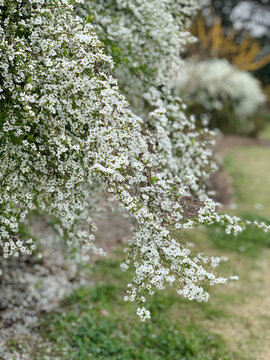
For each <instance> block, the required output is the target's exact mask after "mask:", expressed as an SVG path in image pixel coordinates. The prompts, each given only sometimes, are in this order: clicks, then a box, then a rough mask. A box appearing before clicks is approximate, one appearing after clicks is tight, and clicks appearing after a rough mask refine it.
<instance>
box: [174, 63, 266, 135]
mask: <svg viewBox="0 0 270 360" xmlns="http://www.w3.org/2000/svg"><path fill="white" fill-rule="evenodd" d="M172 87H173V88H174V90H175V93H176V94H177V95H178V96H182V97H183V99H184V100H185V102H187V103H191V104H199V105H200V106H201V107H202V108H203V109H205V112H206V113H211V111H213V110H217V111H219V110H220V111H222V109H223V107H224V105H225V104H230V117H232V116H233V114H235V115H236V119H235V121H237V122H239V125H237V126H238V127H239V129H241V130H242V131H243V132H248V131H249V132H250V131H252V130H253V127H254V124H253V123H252V121H251V117H252V116H253V115H254V114H255V113H256V111H257V110H258V108H259V106H260V105H262V104H263V103H264V101H265V95H264V94H263V92H262V90H261V88H260V84H259V82H258V81H257V80H256V79H255V78H254V77H253V76H252V75H251V74H249V73H248V72H245V71H241V70H238V69H237V68H235V67H234V66H233V65H231V64H230V63H229V62H228V61H227V60H225V59H214V60H208V61H201V62H196V61H186V62H185V64H184V65H183V66H182V68H181V70H180V71H179V73H178V75H177V76H175V77H174V79H173V81H172ZM213 120H214V119H213ZM235 126H236V124H235Z"/></svg>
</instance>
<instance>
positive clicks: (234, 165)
mask: <svg viewBox="0 0 270 360" xmlns="http://www.w3.org/2000/svg"><path fill="white" fill-rule="evenodd" d="M269 159H270V148H269V149H268V148H258V147H252V148H238V149H234V150H233V151H232V152H231V153H230V154H229V156H228V158H227V160H226V168H227V171H228V172H229V173H230V174H231V175H232V177H233V180H234V186H235V190H236V201H237V204H238V209H237V210H236V213H237V214H244V215H245V216H247V217H249V218H255V217H256V216H257V215H260V216H263V217H264V218H266V219H268V218H269V219H270V191H269V186H270V160H269ZM254 204H257V205H256V206H255V207H254ZM258 204H261V206H258ZM178 236H181V238H180V240H185V241H186V240H187V241H192V242H194V243H195V244H196V245H197V247H198V249H199V250H200V251H204V252H205V253H206V254H208V255H225V256H228V258H229V261H228V262H226V263H224V264H223V265H221V267H220V269H219V271H220V273H221V274H226V275H234V274H238V275H239V277H240V280H239V281H238V282H236V283H235V285H234V286H223V285H221V286H219V287H214V288H211V289H210V294H211V297H210V300H209V302H208V303H196V302H189V301H188V300H185V299H183V298H181V297H180V296H179V295H177V294H176V292H175V290H174V289H168V290H166V291H161V292H158V293H156V294H155V295H154V296H153V297H151V299H149V300H150V302H151V315H152V319H151V320H150V321H149V322H147V323H141V322H140V320H139V318H138V317H137V316H136V314H135V306H133V304H130V303H125V302H124V301H123V296H124V293H125V288H126V284H127V282H128V280H129V278H130V277H131V274H130V273H129V272H127V273H123V272H121V270H120V268H119V265H120V262H121V258H122V256H123V255H122V251H121V250H122V249H121V247H119V248H117V250H116V252H115V253H114V254H111V256H109V257H108V258H104V259H100V260H98V261H97V262H95V263H94V264H92V265H91V266H89V269H88V271H89V278H90V279H91V281H92V282H94V284H95V285H93V286H89V287H80V288H78V289H77V290H76V291H75V292H74V293H73V294H71V295H70V296H69V297H68V298H67V299H66V300H65V301H64V302H63V304H62V306H61V308H60V309H59V311H57V312H55V313H53V314H50V315H47V316H45V317H43V318H42V319H41V330H40V331H41V333H42V335H43V337H44V340H46V341H49V342H50V344H51V349H50V350H49V356H50V357H49V358H50V359H56V358H57V359H65V360H73V359H74V360H86V359H94V360H99V359H103V360H113V359H115V360H131V359H134V360H135V359H136V360H137V359H138V360H149V359H150V360H261V359H262V360H267V359H270V353H269V352H268V350H269V348H268V336H269V335H270V334H269V324H270V310H269V306H268V305H267V304H268V300H269V297H267V295H269V296H270V283H269V279H268V278H269V277H268V274H267V271H268V269H269V263H270V250H269V249H268V248H269V247H270V240H269V236H267V235H266V234H264V233H262V232H260V231H259V230H256V229H254V228H251V229H249V230H246V231H245V232H243V233H242V234H241V235H240V236H239V237H238V238H237V237H233V236H231V237H230V236H227V235H224V232H223V231H222V229H220V228H218V227H216V226H214V227H211V228H209V229H206V228H202V229H198V230H196V231H190V232H186V233H184V234H180V235H178ZM33 359H37V360H40V359H43V354H41V353H40V352H37V353H36V354H33ZM44 359H45V357H44Z"/></svg>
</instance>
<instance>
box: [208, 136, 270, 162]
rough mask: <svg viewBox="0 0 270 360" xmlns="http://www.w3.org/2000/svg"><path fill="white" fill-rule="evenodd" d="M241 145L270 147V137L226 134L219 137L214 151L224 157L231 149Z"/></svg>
mask: <svg viewBox="0 0 270 360" xmlns="http://www.w3.org/2000/svg"><path fill="white" fill-rule="evenodd" d="M241 146H262V147H269V146H270V139H264V138H260V137H258V138H255V137H254V138H253V137H246V136H240V135H226V136H223V137H219V138H217V141H216V145H215V147H214V152H215V153H218V154H220V155H221V156H222V157H223V158H224V157H225V156H226V155H227V154H228V152H229V151H230V150H231V149H233V148H236V147H241Z"/></svg>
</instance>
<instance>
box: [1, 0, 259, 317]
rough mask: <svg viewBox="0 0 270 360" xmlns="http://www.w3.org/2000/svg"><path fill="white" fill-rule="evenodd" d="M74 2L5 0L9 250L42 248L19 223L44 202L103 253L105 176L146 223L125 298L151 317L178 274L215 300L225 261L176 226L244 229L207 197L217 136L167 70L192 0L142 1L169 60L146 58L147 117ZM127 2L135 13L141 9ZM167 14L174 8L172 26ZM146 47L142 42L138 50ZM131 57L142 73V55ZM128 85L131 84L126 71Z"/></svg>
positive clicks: (132, 252)
mask: <svg viewBox="0 0 270 360" xmlns="http://www.w3.org/2000/svg"><path fill="white" fill-rule="evenodd" d="M71 3H72V2H71V1H67V0H0V19H1V23H0V50H1V51H0V71H1V78H0V108H1V114H0V115H1V116H0V144H1V147H0V163H1V165H0V166H1V174H0V243H1V246H2V247H3V251H4V256H6V257H7V256H9V255H18V254H19V253H20V252H22V253H31V252H32V251H33V250H34V248H35V245H34V243H33V241H32V239H31V238H25V237H23V236H22V232H21V231H20V230H21V224H22V223H23V221H24V219H25V218H26V216H27V215H28V214H29V212H30V211H31V210H33V209H38V210H39V211H40V212H42V213H43V214H45V215H46V216H52V217H53V218H55V219H57V224H56V226H57V229H58V230H59V232H60V233H61V234H62V235H63V237H64V238H66V239H67V241H68V244H70V245H72V244H75V245H76V244H82V245H83V246H84V247H85V248H93V249H94V250H95V246H94V243H93V240H94V235H93V229H94V227H95V225H94V224H93V222H92V219H91V214H92V211H91V210H92V205H93V197H94V194H95V191H96V190H95V189H96V187H97V186H98V185H97V184H100V183H102V184H103V186H104V189H105V191H106V192H107V193H109V194H110V195H111V197H112V198H113V199H116V200H118V201H119V202H120V204H121V206H123V207H124V208H125V209H127V210H128V211H129V212H130V214H131V215H132V216H133V218H134V219H135V220H136V222H137V229H136V230H135V232H134V237H133V239H132V240H131V241H130V242H129V244H128V247H127V249H126V260H125V262H124V263H123V264H122V269H123V270H126V269H128V268H129V267H132V268H133V269H134V273H135V275H134V278H133V280H132V283H131V284H128V292H127V296H126V298H125V299H126V300H130V301H136V303H137V313H138V315H139V316H140V317H141V318H142V320H145V319H147V318H149V317H150V313H149V311H148V310H147V309H146V308H145V305H144V302H145V296H146V295H147V294H153V293H154V291H155V289H162V288H164V287H165V286H166V284H167V283H170V284H172V283H174V284H175V287H176V288H177V289H178V292H179V294H182V295H184V296H186V297H188V298H189V299H190V300H193V299H195V300H198V301H205V300H207V299H208V293H207V291H205V290H204V288H203V287H202V285H201V284H203V283H204V284H207V283H210V284H211V285H213V284H215V283H224V282H226V281H227V279H225V278H217V277H216V276H215V275H214V274H213V273H212V272H211V271H210V270H209V269H210V267H211V266H213V267H215V266H216V265H217V264H218V262H219V261H220V259H214V258H212V259H209V260H208V259H207V258H206V257H205V256H203V255H201V254H191V252H190V250H189V249H187V248H185V247H184V246H183V244H181V243H179V241H177V240H176V239H174V238H173V236H172V234H173V232H171V231H170V230H173V229H182V228H187V229H189V228H192V227H193V226H194V225H196V224H208V223H213V222H214V221H218V222H221V223H225V224H226V225H227V231H228V232H233V233H237V232H238V231H240V230H241V226H240V225H239V219H237V218H230V217H229V216H227V215H219V214H218V213H217V212H216V205H215V204H214V203H213V201H211V200H210V199H209V198H208V196H207V194H206V191H205V188H204V180H205V179H206V178H207V177H208V175H209V172H210V171H211V169H212V168H213V166H212V162H211V152H210V151H209V149H208V147H207V146H208V143H209V141H208V139H207V137H206V134H200V133H197V132H196V130H195V126H194V119H188V118H187V117H186V116H185V115H184V113H183V111H182V110H181V108H182V106H183V105H182V102H181V100H180V99H178V98H174V97H172V96H171V94H170V93H169V91H168V90H167V87H166V81H167V75H166V72H167V69H170V68H171V66H173V65H174V62H175V63H176V66H179V64H180V63H178V62H177V61H178V60H177V56H176V55H177V53H178V50H177V51H176V50H173V53H171V51H172V49H174V47H175V46H176V45H177V44H178V41H180V40H181V39H182V40H181V41H180V42H179V44H180V45H179V46H180V47H181V46H182V45H183V43H184V41H185V40H184V39H186V36H187V34H185V35H183V33H181V32H180V35H179V36H180V38H177V37H176V38H175V37H174V38H171V33H170V32H175V31H176V30H177V29H179V30H181V29H182V30H183V28H182V27H183V23H182V20H181V18H177V17H176V16H175V14H177V13H179V11H180V14H187V15H188V16H190V14H191V12H192V11H193V10H192V9H193V5H192V6H191V4H193V3H192V2H191V1H183V0H182V1H149V2H141V1H138V2H137V4H139V5H141V6H142V9H146V8H147V6H148V5H147V4H148V3H149V6H150V4H152V5H151V7H149V9H148V10H147V11H148V12H147V14H148V15H149V16H150V15H151V16H152V15H153V16H155V21H156V20H157V19H159V22H158V23H152V22H151V23H149V25H148V22H147V19H144V18H142V19H141V23H139V22H138V25H137V26H140V28H141V29H142V31H144V30H143V29H144V28H145V27H146V28H147V27H148V26H150V28H149V29H148V30H147V31H146V33H145V34H146V35H147V41H148V43H149V44H150V43H151V42H152V41H153V43H154V44H155V43H156V45H157V47H156V53H157V60H155V61H157V63H160V65H161V67H158V68H157V69H156V63H155V62H153V61H151V59H150V58H148V59H147V61H146V62H145V66H147V67H149V70H150V74H152V71H153V72H154V73H155V74H153V76H151V75H150V76H149V77H147V78H145V79H144V78H142V79H141V77H143V76H144V75H143V74H145V69H144V68H143V69H139V70H138V74H139V75H138V76H136V77H137V78H138V79H139V80H138V81H139V83H140V85H139V86H141V87H142V88H141V89H143V94H144V98H143V101H145V102H146V104H148V106H149V111H148V112H146V111H145V107H146V105H144V106H142V107H139V108H138V109H139V110H138V112H137V114H136V115H135V114H134V112H132V111H131V110H130V109H129V104H128V103H127V101H126V100H125V97H124V96H123V95H121V94H120V92H119V89H118V85H117V81H116V80H115V78H114V76H113V61H112V59H111V57H109V56H107V55H105V52H104V49H103V45H102V43H101V42H100V41H99V40H98V38H97V36H96V33H95V31H94V28H93V26H92V25H91V24H90V23H89V21H87V20H82V19H81V18H79V17H77V16H76V15H74V9H73V6H72V4H71ZM98 3H99V4H100V6H101V5H104V19H107V17H106V16H105V13H106V11H107V9H106V4H108V3H109V2H107V1H106V2H105V1H104V2H98ZM116 3H117V4H122V5H123V6H128V5H127V4H132V2H130V3H127V2H126V1H117V2H116ZM153 6H154V7H153ZM128 8H129V9H130V11H132V12H134V13H136V7H133V8H132V6H131V5H129V7H128ZM159 8H160V10H159V11H160V12H159V17H158V13H157V11H158V9H159ZM154 9H155V11H154ZM162 11H163V12H164V13H162ZM170 13H171V15H170ZM141 14H142V13H141V12H140V13H138V16H141ZM162 14H163V15H164V16H165V15H166V16H165V17H164V18H163V16H162ZM100 16H101V15H100ZM160 16H162V20H165V19H167V17H168V19H169V20H168V24H167V23H166V22H165V24H163V22H162V21H161V18H160ZM118 24H119V29H120V30H121V29H122V27H121V23H118ZM154 25H155V26H156V25H157V26H156V29H158V28H159V27H161V26H163V32H164V34H163V35H164V36H163V37H162V38H161V39H160V38H159V35H158V34H155V32H154V33H153V34H152V33H151V28H152V26H154ZM164 26H165V27H164ZM166 27H167V31H168V32H167V34H166ZM111 31H116V28H113V29H112V30H111ZM160 31H161V30H160ZM117 36H120V35H119V33H117ZM132 36H133V35H132ZM110 41H112V40H111V39H110V38H108V42H110ZM160 41H161V42H160ZM138 43H140V41H138ZM168 45H170V46H168ZM141 46H142V47H143V46H144V44H143V43H142V44H141ZM145 46H147V44H146V45H145ZM149 46H150V45H149ZM177 46H178V45H177ZM136 49H138V48H137V47H136V48H134V49H131V52H132V54H133V53H134V52H135V53H136ZM141 51H143V50H141ZM160 52H161V55H160V58H159V54H160ZM149 54H151V52H150V53H149ZM126 56H127V55H126V54H123V57H124V58H125V57H126ZM133 56H134V54H133V55H132V57H133ZM140 56H141V55H140ZM165 58H167V59H168V62H166V61H165ZM121 61H122V60H121ZM127 62H128V63H130V64H131V66H130V67H131V72H132V71H133V70H132V69H134V63H133V60H132V61H131V60H127ZM135 62H136V61H135ZM152 65H153V69H152ZM117 71H118V70H117ZM123 71H124V70H123ZM119 72H120V67H119ZM157 74H158V76H157ZM128 76H129V75H128V73H127V77H128ZM147 79H148V80H147ZM128 81H129V80H127V84H128ZM147 82H149V83H148V84H147ZM120 83H121V86H124V80H123V81H120ZM149 85H150V87H149ZM127 93H128V92H127ZM127 95H128V98H129V95H130V94H127ZM132 108H133V109H134V108H136V107H135V105H134V104H132ZM260 226H264V225H260Z"/></svg>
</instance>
